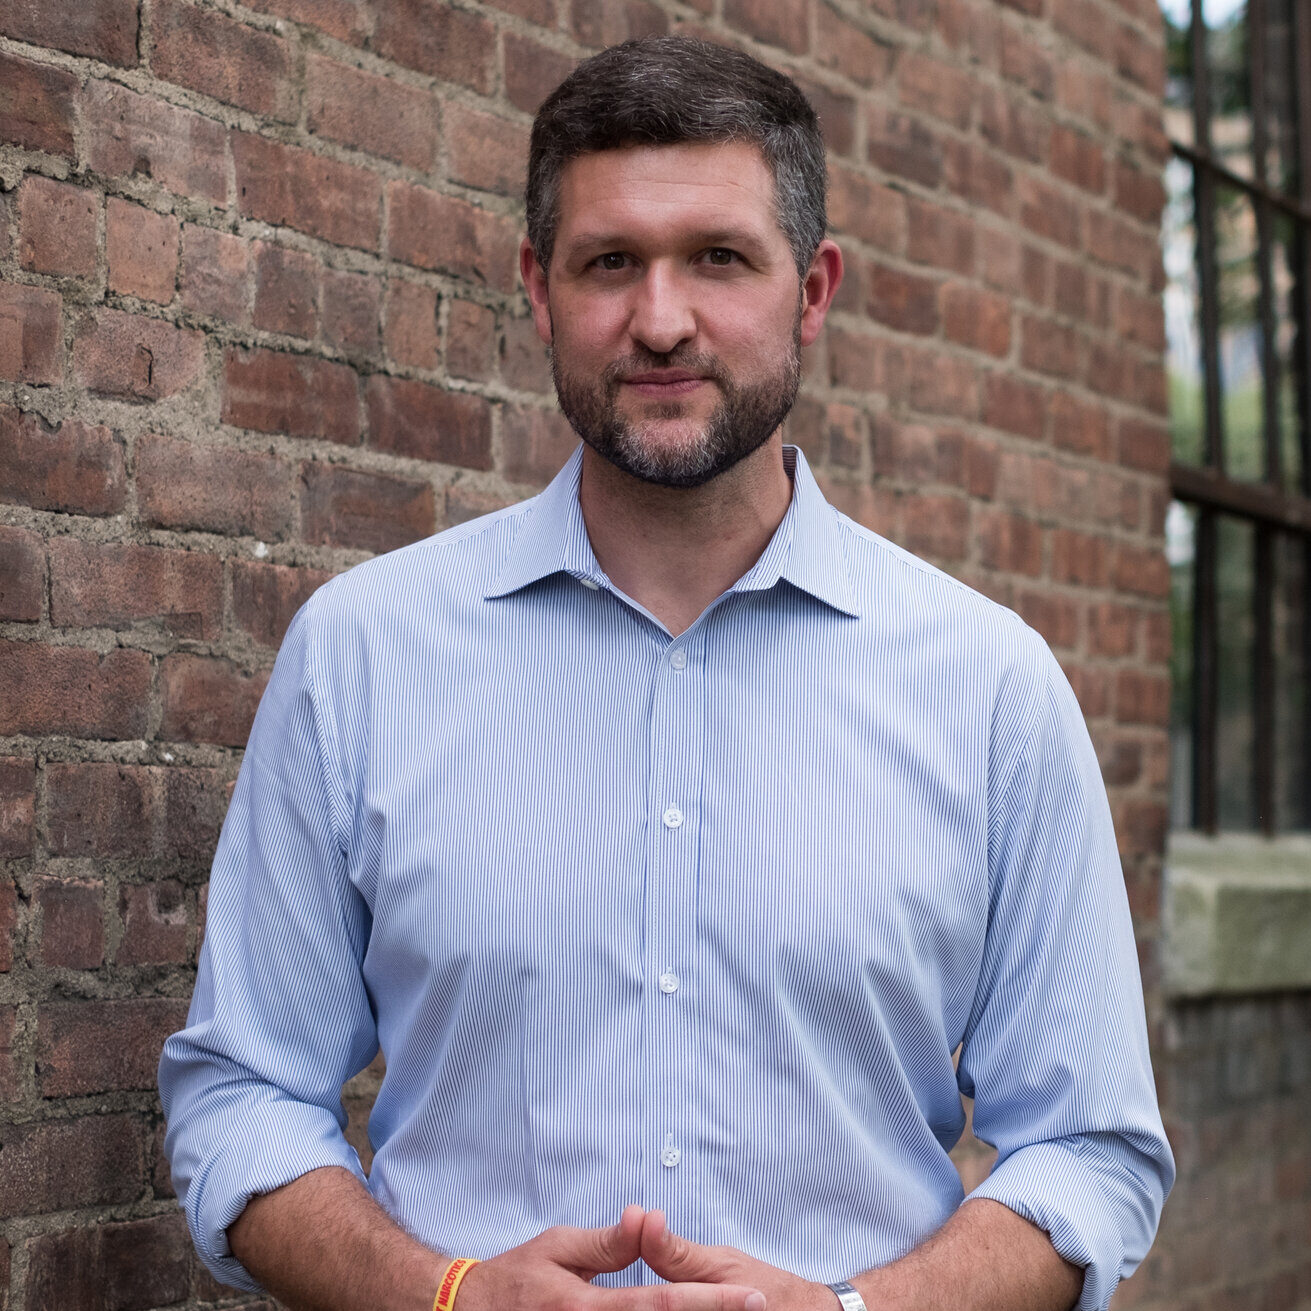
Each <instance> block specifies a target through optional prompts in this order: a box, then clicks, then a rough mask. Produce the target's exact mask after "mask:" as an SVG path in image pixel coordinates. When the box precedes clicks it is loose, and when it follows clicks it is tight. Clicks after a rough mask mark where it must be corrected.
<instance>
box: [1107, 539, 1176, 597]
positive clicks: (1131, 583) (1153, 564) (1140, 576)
mask: <svg viewBox="0 0 1311 1311" xmlns="http://www.w3.org/2000/svg"><path fill="white" fill-rule="evenodd" d="M1112 586H1114V588H1115V589H1116V591H1118V592H1132V593H1133V594H1134V595H1135V596H1146V597H1149V598H1151V599H1152V600H1161V599H1162V598H1164V597H1167V596H1169V595H1170V566H1169V565H1168V564H1167V563H1166V559H1165V552H1164V551H1163V550H1162V549H1161V548H1160V547H1159V546H1148V547H1138V546H1121V547H1120V549H1119V551H1117V552H1116V558H1115V571H1114V575H1113V578H1112Z"/></svg>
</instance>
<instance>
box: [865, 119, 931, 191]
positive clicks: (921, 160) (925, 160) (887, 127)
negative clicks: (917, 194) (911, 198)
mask: <svg viewBox="0 0 1311 1311" xmlns="http://www.w3.org/2000/svg"><path fill="white" fill-rule="evenodd" d="M865 143H866V145H865V149H866V154H867V156H868V158H869V162H870V163H871V164H873V165H875V166H876V167H877V168H880V169H882V170H883V172H885V173H889V174H891V175H892V176H893V177H897V178H905V179H906V180H907V181H909V182H918V183H919V184H920V185H921V186H924V187H936V186H937V185H938V183H939V182H940V181H941V179H942V141H941V138H940V137H939V136H938V134H937V133H936V132H934V131H933V129H932V128H930V127H929V126H928V124H926V123H924V122H923V121H922V120H921V119H919V118H918V117H916V116H915V115H914V114H901V113H897V112H895V111H894V110H892V109H891V108H889V107H888V106H887V105H885V104H883V103H882V102H881V101H877V100H876V101H873V102H872V103H870V104H869V105H867V106H866V110H865Z"/></svg>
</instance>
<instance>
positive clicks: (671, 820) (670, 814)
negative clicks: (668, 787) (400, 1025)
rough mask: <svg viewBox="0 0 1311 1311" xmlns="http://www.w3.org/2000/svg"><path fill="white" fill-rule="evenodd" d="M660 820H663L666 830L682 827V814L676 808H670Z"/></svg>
mask: <svg viewBox="0 0 1311 1311" xmlns="http://www.w3.org/2000/svg"><path fill="white" fill-rule="evenodd" d="M660 818H661V819H663V820H664V822H665V827H666V828H681V827H682V824H683V812H682V811H681V810H679V808H678V807H677V806H670V807H669V809H668V810H666V811H665V813H664V814H663V815H661V817H660Z"/></svg>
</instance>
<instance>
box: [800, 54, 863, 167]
mask: <svg viewBox="0 0 1311 1311" xmlns="http://www.w3.org/2000/svg"><path fill="white" fill-rule="evenodd" d="M793 81H794V82H796V84H797V86H799V87H800V88H801V92H802V94H803V95H804V96H805V97H806V99H807V100H809V101H810V103H811V105H813V106H814V109H815V113H816V114H817V115H818V116H819V130H820V135H821V136H822V137H823V138H824V147H825V149H826V150H827V151H828V152H829V153H830V154H831V155H842V156H844V157H849V156H851V155H853V154H854V153H855V149H856V112H857V104H856V100H855V98H854V97H853V96H847V95H843V94H841V93H840V92H837V91H834V90H833V89H832V88H831V87H829V86H827V85H826V84H825V83H823V82H819V81H817V80H816V79H814V78H810V77H806V76H805V74H804V73H799V72H798V73H796V74H794V76H793Z"/></svg>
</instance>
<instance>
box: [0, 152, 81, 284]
mask: <svg viewBox="0 0 1311 1311" xmlns="http://www.w3.org/2000/svg"><path fill="white" fill-rule="evenodd" d="M99 213H100V197H99V196H98V195H97V194H96V193H95V192H94V191H87V190H85V189H84V188H82V187H74V186H70V185H69V184H68V183H67V182H52V181H51V180H50V179H49V178H43V177H36V176H33V175H29V176H28V177H25V178H24V179H23V182H22V185H21V186H20V187H19V188H18V262H19V263H20V264H21V265H22V266H23V267H24V268H25V269H32V270H33V271H34V272H36V273H62V274H65V275H67V276H68V277H74V278H86V277H90V276H91V275H92V274H93V273H95V271H96V220H97V216H98V215H99Z"/></svg>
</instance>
